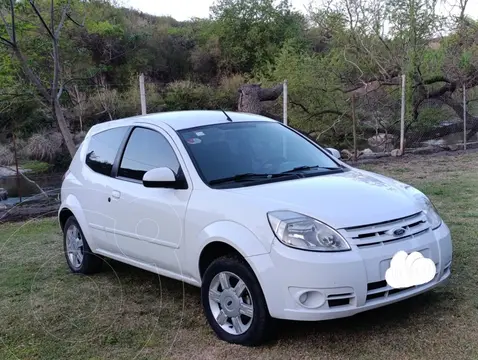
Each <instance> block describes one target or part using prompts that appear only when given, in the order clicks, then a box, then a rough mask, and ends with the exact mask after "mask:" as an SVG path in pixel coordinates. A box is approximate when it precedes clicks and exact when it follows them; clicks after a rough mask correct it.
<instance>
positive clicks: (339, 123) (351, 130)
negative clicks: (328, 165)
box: [298, 82, 478, 160]
mask: <svg viewBox="0 0 478 360" xmlns="http://www.w3.org/2000/svg"><path fill="white" fill-rule="evenodd" d="M400 85H402V86H400ZM408 91H414V90H413V88H412V89H411V90H410V88H409V87H406V85H405V83H403V84H399V83H396V82H395V83H393V84H391V85H390V86H383V85H376V86H375V87H374V85H373V84H372V85H371V88H369V89H365V90H364V91H362V92H358V93H357V92H355V93H352V94H350V96H348V98H347V99H346V101H345V104H346V105H345V106H343V107H342V108H341V109H339V111H336V112H337V113H340V112H342V114H336V115H335V120H334V121H333V122H332V126H328V125H326V121H322V120H323V119H321V120H316V122H317V125H315V127H317V126H318V125H322V126H321V131H315V132H313V133H311V134H310V135H312V137H313V138H314V139H315V140H317V141H319V142H322V143H324V142H325V144H326V145H327V146H335V147H338V148H340V150H341V153H342V156H343V157H344V159H346V160H357V159H360V158H365V157H368V158H379V157H385V156H401V155H403V154H407V153H408V154H430V153H435V152H439V151H456V150H466V149H470V148H474V147H478V90H477V89H473V88H471V89H468V88H466V87H465V86H462V87H461V88H459V89H456V90H455V91H454V92H452V93H451V95H448V96H440V97H436V96H435V97H432V96H430V95H429V94H427V93H425V94H421V96H422V98H418V99H417V96H416V94H415V93H413V94H412V95H411V96H409V94H408ZM410 99H411V100H410ZM324 113H325V112H324ZM298 126H300V124H299V125H298ZM312 127H314V126H312Z"/></svg>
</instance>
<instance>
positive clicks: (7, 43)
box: [0, 36, 15, 47]
mask: <svg viewBox="0 0 478 360" xmlns="http://www.w3.org/2000/svg"><path fill="white" fill-rule="evenodd" d="M0 41H1V43H2V44H3V45H5V46H11V47H15V44H14V43H12V42H11V41H10V40H7V39H5V38H4V37H1V36H0Z"/></svg>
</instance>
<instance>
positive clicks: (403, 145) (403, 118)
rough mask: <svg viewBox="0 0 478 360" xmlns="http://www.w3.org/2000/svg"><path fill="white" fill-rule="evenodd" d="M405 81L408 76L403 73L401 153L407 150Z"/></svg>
mask: <svg viewBox="0 0 478 360" xmlns="http://www.w3.org/2000/svg"><path fill="white" fill-rule="evenodd" d="M405 82H406V76H405V74H403V75H402V110H401V114H400V155H403V154H404V151H405V95H406V94H405V85H406V84H405Z"/></svg>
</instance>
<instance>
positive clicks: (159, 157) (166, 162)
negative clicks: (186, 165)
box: [118, 127, 180, 181]
mask: <svg viewBox="0 0 478 360" xmlns="http://www.w3.org/2000/svg"><path fill="white" fill-rule="evenodd" d="M159 167H167V168H170V169H171V170H173V172H174V173H175V174H176V175H177V174H178V172H179V168H180V165H179V161H178V159H177V157H176V154H175V153H174V150H173V148H172V147H171V144H170V143H169V141H168V140H167V139H166V138H165V137H164V136H163V135H162V134H160V133H158V132H156V131H154V130H151V129H146V128H141V127H137V128H135V129H134V130H133V132H132V133H131V136H130V138H129V140H128V143H127V145H126V148H125V151H124V153H123V158H122V159H121V164H120V168H119V170H118V177H122V178H127V179H133V180H139V181H141V180H143V176H144V174H145V173H146V172H148V171H149V170H152V169H155V168H159Z"/></svg>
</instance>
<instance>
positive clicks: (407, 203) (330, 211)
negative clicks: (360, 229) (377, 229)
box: [227, 169, 422, 229]
mask: <svg viewBox="0 0 478 360" xmlns="http://www.w3.org/2000/svg"><path fill="white" fill-rule="evenodd" d="M405 186H406V185H405V184H402V183H400V182H398V181H395V180H393V179H389V178H387V177H384V176H381V175H377V174H373V173H370V172H367V171H362V170H357V169H351V170H348V171H345V172H343V173H339V174H329V175H322V176H316V177H310V178H304V179H297V180H291V181H281V182H275V183H269V184H264V185H258V186H250V187H242V188H235V189H229V190H227V191H229V192H233V193H235V194H237V195H242V196H246V197H250V198H251V199H254V203H255V204H257V205H261V207H264V208H265V209H264V210H265V211H274V210H290V211H295V212H299V213H301V214H304V215H308V216H311V217H313V218H315V219H317V220H320V221H322V222H324V223H326V224H328V225H329V226H332V227H334V228H336V229H340V228H346V227H355V226H362V225H368V224H374V223H379V222H384V221H389V220H394V219H399V218H402V217H406V216H409V215H412V214H415V213H417V212H419V211H421V210H422V209H421V208H420V206H419V205H418V203H417V202H416V201H415V200H414V198H413V196H412V195H411V194H410V193H409V192H408V191H407V190H406V189H405Z"/></svg>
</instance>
